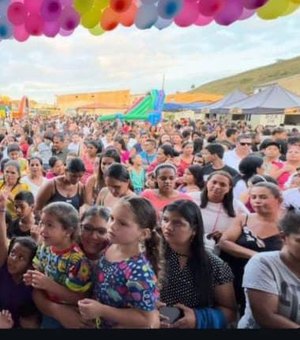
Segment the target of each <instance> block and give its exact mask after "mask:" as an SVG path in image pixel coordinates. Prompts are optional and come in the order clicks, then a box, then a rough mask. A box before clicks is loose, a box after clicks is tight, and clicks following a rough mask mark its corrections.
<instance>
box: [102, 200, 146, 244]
mask: <svg viewBox="0 0 300 340" xmlns="http://www.w3.org/2000/svg"><path fill="white" fill-rule="evenodd" d="M107 229H108V238H109V240H110V242H111V243H116V244H122V245H132V244H134V243H136V245H137V246H138V243H139V242H140V241H141V238H143V237H144V236H145V235H144V234H145V232H146V229H141V228H140V226H139V225H138V224H137V222H136V219H135V215H134V213H133V212H132V210H131V208H130V207H129V206H127V205H124V204H123V205H122V204H116V205H115V206H114V208H113V210H112V212H111V217H110V219H109V222H108V226H107Z"/></svg>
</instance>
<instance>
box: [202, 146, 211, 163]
mask: <svg viewBox="0 0 300 340" xmlns="http://www.w3.org/2000/svg"><path fill="white" fill-rule="evenodd" d="M202 155H203V159H204V162H205V164H208V163H210V162H212V161H213V159H214V156H213V155H212V154H211V153H210V152H209V151H208V150H206V149H203V150H202Z"/></svg>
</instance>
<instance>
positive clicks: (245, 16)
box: [239, 8, 256, 20]
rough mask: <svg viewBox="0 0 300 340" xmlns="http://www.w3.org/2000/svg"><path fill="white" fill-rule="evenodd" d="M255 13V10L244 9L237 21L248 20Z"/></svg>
mask: <svg viewBox="0 0 300 340" xmlns="http://www.w3.org/2000/svg"><path fill="white" fill-rule="evenodd" d="M255 13H256V11H255V9H248V8H244V9H243V12H242V14H241V16H240V17H239V20H245V19H248V18H250V17H252V15H254V14H255Z"/></svg>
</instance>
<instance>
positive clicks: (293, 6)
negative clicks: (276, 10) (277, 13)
mask: <svg viewBox="0 0 300 340" xmlns="http://www.w3.org/2000/svg"><path fill="white" fill-rule="evenodd" d="M299 6H300V2H299V4H296V3H295V2H291V1H290V3H289V7H288V8H287V10H286V11H284V12H283V13H282V14H281V16H286V15H289V14H291V13H293V12H295V11H296V10H297V9H298V8H299Z"/></svg>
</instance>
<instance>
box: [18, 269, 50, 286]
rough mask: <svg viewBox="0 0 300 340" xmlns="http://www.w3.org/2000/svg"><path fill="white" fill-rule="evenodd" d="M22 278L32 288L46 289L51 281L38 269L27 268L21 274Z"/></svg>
mask: <svg viewBox="0 0 300 340" xmlns="http://www.w3.org/2000/svg"><path fill="white" fill-rule="evenodd" d="M23 280H24V282H25V284H26V285H31V286H32V287H33V288H37V289H43V290H47V289H48V288H49V283H51V279H49V278H48V277H47V276H46V275H45V274H43V273H41V272H39V271H38V270H27V272H26V273H25V274H23Z"/></svg>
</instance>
